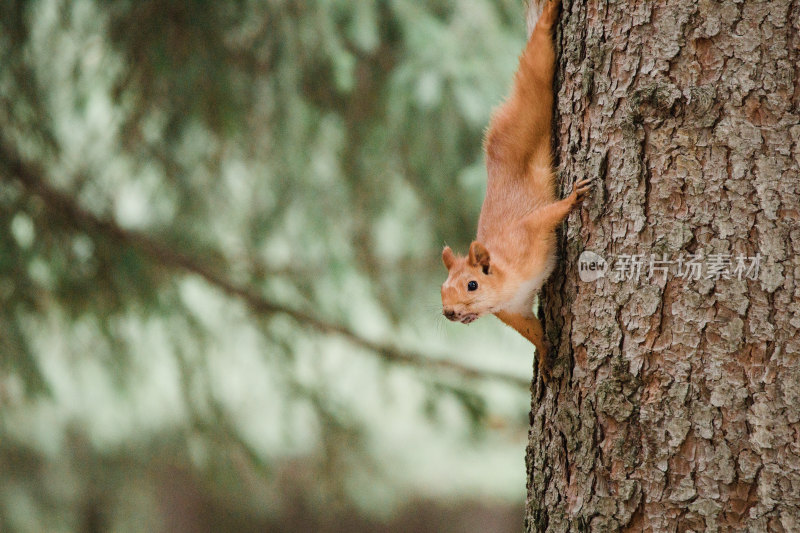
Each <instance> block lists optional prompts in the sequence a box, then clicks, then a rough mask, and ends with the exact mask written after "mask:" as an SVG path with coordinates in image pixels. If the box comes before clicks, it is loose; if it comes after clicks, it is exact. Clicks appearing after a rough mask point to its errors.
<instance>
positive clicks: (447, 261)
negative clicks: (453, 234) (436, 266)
mask: <svg viewBox="0 0 800 533" xmlns="http://www.w3.org/2000/svg"><path fill="white" fill-rule="evenodd" d="M442 262H444V266H446V267H447V270H450V268H452V266H453V263H455V262H456V256H455V255H453V250H451V249H450V247H449V246H445V247H444V250H442Z"/></svg>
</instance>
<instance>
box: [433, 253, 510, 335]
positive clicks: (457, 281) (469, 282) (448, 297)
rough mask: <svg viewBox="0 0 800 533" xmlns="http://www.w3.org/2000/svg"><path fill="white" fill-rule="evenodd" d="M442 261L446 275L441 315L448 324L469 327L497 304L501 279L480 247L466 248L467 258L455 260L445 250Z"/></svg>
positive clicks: (501, 275) (499, 272)
mask: <svg viewBox="0 0 800 533" xmlns="http://www.w3.org/2000/svg"><path fill="white" fill-rule="evenodd" d="M442 261H443V262H444V266H446V267H447V271H448V276H447V281H445V282H444V284H443V285H442V314H444V316H445V317H446V318H447V319H448V320H452V321H453V322H463V323H464V324H469V323H470V322H472V321H474V320H476V319H478V318H480V317H481V316H482V315H485V314H486V313H491V312H494V310H495V307H496V306H498V305H500V304H501V302H502V298H501V292H502V291H501V289H502V283H503V278H504V276H503V273H502V271H500V269H498V268H497V265H496V264H495V263H493V262H492V261H491V258H490V255H489V251H488V250H487V249H486V247H484V246H483V245H482V244H481V243H479V242H477V241H474V242H473V243H472V244H470V246H469V255H468V256H467V257H458V256H456V255H455V254H454V253H453V250H451V249H450V247H449V246H445V248H444V250H443V251H442Z"/></svg>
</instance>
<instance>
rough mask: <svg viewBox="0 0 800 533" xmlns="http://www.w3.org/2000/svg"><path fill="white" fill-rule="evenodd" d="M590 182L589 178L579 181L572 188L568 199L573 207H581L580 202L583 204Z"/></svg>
mask: <svg viewBox="0 0 800 533" xmlns="http://www.w3.org/2000/svg"><path fill="white" fill-rule="evenodd" d="M591 181H592V179H591V178H589V179H585V180H581V181H579V182H576V183H575V184H574V185H573V186H572V194H570V198H571V200H572V206H573V207H577V206H579V205H581V202H583V200H584V198H586V194H587V193H588V192H589V189H591Z"/></svg>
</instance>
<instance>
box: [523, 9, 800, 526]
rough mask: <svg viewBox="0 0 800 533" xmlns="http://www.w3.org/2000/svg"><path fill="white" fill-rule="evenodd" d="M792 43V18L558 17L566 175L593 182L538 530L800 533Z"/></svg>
mask: <svg viewBox="0 0 800 533" xmlns="http://www.w3.org/2000/svg"><path fill="white" fill-rule="evenodd" d="M799 33H800V1H798V0H794V1H789V0H773V1H745V2H733V1H725V2H720V1H714V0H688V1H682V2H673V1H669V0H654V1H642V2H630V3H622V2H613V1H610V0H606V1H590V2H585V3H584V2H577V1H575V2H568V1H565V5H564V6H563V10H562V14H561V21H560V24H559V31H558V33H557V36H556V39H557V46H558V47H559V48H558V49H559V66H558V71H557V72H558V74H557V82H556V83H557V104H556V106H557V125H556V133H557V141H556V143H557V149H556V156H557V158H558V159H559V167H560V168H561V169H562V181H563V182H564V190H567V187H568V186H569V185H570V184H571V183H572V182H574V181H577V180H580V179H583V178H586V177H592V178H594V179H595V183H594V187H593V190H592V193H591V194H592V196H591V197H590V198H589V199H588V200H587V201H586V203H585V204H584V208H583V210H582V212H580V213H574V214H573V215H571V216H570V219H569V222H568V226H567V230H566V235H565V241H564V242H565V247H564V248H563V253H562V258H561V265H562V266H560V267H559V268H558V269H557V273H556V274H554V276H553V278H552V279H551V281H550V283H549V284H548V286H547V287H546V288H545V290H544V294H543V297H544V302H545V307H544V312H545V317H546V319H547V320H546V323H547V334H548V336H549V338H550V342H551V344H552V346H553V350H552V354H553V357H554V358H555V361H554V369H553V380H552V382H551V383H550V384H548V385H547V386H545V385H544V384H543V383H542V381H541V379H539V378H538V376H534V378H535V381H534V388H533V398H532V403H531V427H530V433H529V446H528V451H527V457H526V462H527V472H528V502H527V510H526V520H525V524H526V529H527V530H528V531H583V530H591V531H617V530H627V531H642V530H644V531H690V530H694V531H786V532H790V531H800V423H799V421H800V361H798V357H800V355H798V354H799V353H800V340H799V339H800V335H798V333H800V332H799V331H798V330H799V329H800V303H799V302H800V283H799V282H798V281H799V278H800V223H799V222H800V196H799V195H798V191H799V190H800V172H799V170H798V167H800V125H798V124H800V88H798V87H799V86H800V53H799V52H798V50H799V49H800V37H799ZM584 250H589V251H593V252H596V253H597V254H599V255H600V256H602V257H603V258H604V259H605V260H606V261H607V263H608V270H607V271H606V275H605V277H601V278H600V279H598V280H596V281H588V282H584V281H581V280H580V278H579V272H578V257H579V255H580V254H581V252H583V251H584ZM651 254H653V255H654V256H655V259H657V260H659V261H661V260H666V261H668V262H669V261H671V262H672V263H655V266H657V267H658V266H661V267H663V268H662V269H658V268H656V269H654V275H653V276H652V277H650V278H649V279H648V274H649V273H650V272H649V270H650V259H651ZM758 254H760V263H758V262H757V260H756V259H754V258H756V257H757V256H758ZM637 255H639V256H642V257H641V259H642V262H641V273H640V275H639V276H637V275H636V274H637V273H636V269H635V265H636V264H637V259H636V258H634V257H632V256H637ZM692 255H694V256H695V257H694V263H695V264H696V265H699V266H700V268H701V271H700V272H699V275H698V272H697V271H694V270H691V269H690V268H688V267H689V264H690V263H689V259H691V257H690V256H692ZM726 261H729V262H726ZM740 267H745V268H744V269H742V268H740ZM751 267H753V268H751ZM756 267H757V268H756ZM664 269H667V272H664ZM748 269H750V271H749V272H748ZM687 272H688V275H687ZM618 277H621V278H622V279H620V280H617V278H618ZM698 278H699V279H698ZM717 278H719V279H717ZM751 278H753V279H751Z"/></svg>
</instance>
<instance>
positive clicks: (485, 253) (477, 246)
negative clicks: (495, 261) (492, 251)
mask: <svg viewBox="0 0 800 533" xmlns="http://www.w3.org/2000/svg"><path fill="white" fill-rule="evenodd" d="M469 264H470V265H472V266H478V265H480V266H482V267H483V273H484V274H488V273H489V250H487V249H486V248H485V247H484V246H483V245H482V244H481V243H479V242H478V241H473V242H472V244H470V245H469Z"/></svg>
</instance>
